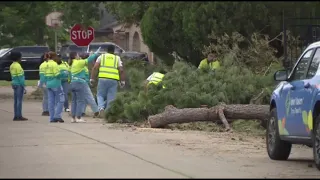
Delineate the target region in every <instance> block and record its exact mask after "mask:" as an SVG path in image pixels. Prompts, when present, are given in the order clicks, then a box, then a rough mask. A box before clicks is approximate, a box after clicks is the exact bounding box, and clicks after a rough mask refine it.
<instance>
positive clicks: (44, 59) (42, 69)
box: [38, 53, 49, 116]
mask: <svg viewBox="0 0 320 180" xmlns="http://www.w3.org/2000/svg"><path fill="white" fill-rule="evenodd" d="M41 61H42V63H41V64H40V66H39V76H40V80H39V82H38V87H39V88H41V90H42V94H43V96H42V116H49V108H48V89H47V87H46V85H45V77H44V72H45V68H46V67H47V62H48V53H44V54H43V55H42V56H41Z"/></svg>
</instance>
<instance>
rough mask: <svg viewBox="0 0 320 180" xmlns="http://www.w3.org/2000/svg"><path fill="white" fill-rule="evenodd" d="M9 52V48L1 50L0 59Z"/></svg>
mask: <svg viewBox="0 0 320 180" xmlns="http://www.w3.org/2000/svg"><path fill="white" fill-rule="evenodd" d="M8 50H9V48H5V49H0V57H1V56H3V55H4V54H5V53H6V52H7V51H8Z"/></svg>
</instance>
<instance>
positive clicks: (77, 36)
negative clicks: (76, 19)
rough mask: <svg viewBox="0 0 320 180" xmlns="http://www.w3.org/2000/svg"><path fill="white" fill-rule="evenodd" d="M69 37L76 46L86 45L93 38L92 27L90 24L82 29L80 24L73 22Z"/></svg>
mask: <svg viewBox="0 0 320 180" xmlns="http://www.w3.org/2000/svg"><path fill="white" fill-rule="evenodd" d="M70 39H71V41H72V42H74V43H75V44H76V45H77V46H88V45H89V44H90V43H91V42H92V41H93V39H94V29H93V28H92V27H91V26H89V27H88V29H83V28H82V26H81V25H80V24H75V25H74V26H73V27H72V28H71V29H70Z"/></svg>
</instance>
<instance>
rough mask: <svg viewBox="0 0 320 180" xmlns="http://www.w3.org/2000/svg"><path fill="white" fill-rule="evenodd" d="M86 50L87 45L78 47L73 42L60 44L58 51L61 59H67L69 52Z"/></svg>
mask: <svg viewBox="0 0 320 180" xmlns="http://www.w3.org/2000/svg"><path fill="white" fill-rule="evenodd" d="M86 51H87V46H84V47H79V46H77V45H75V44H72V43H68V44H65V45H62V47H61V49H60V51H59V54H60V55H61V58H62V60H64V61H68V59H69V53H70V52H77V53H83V52H86Z"/></svg>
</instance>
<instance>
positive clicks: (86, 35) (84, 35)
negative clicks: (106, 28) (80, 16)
mask: <svg viewBox="0 0 320 180" xmlns="http://www.w3.org/2000/svg"><path fill="white" fill-rule="evenodd" d="M71 35H72V37H71V39H73V40H76V39H91V38H93V37H92V36H93V30H91V29H88V30H86V31H85V30H77V31H72V32H71Z"/></svg>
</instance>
